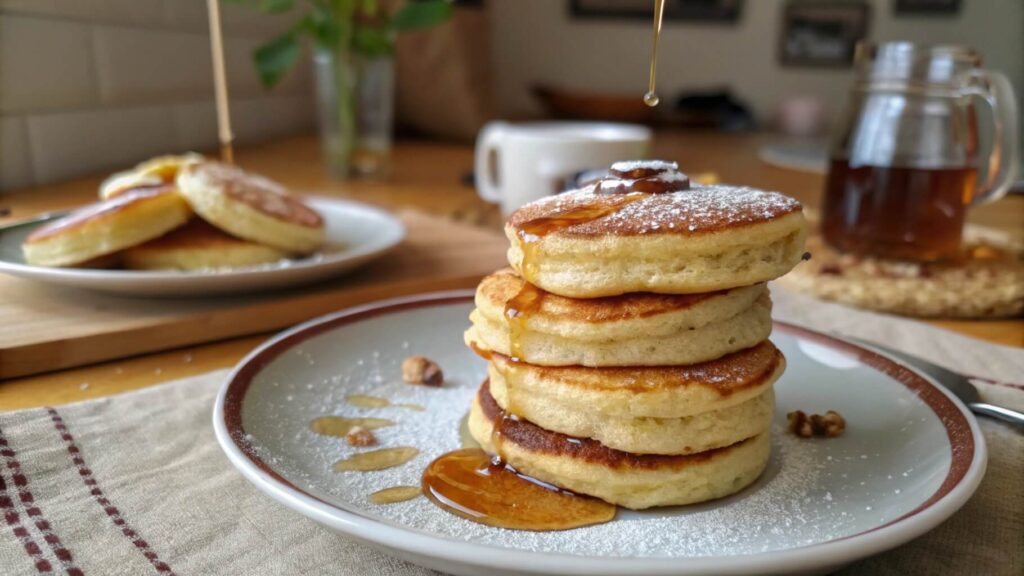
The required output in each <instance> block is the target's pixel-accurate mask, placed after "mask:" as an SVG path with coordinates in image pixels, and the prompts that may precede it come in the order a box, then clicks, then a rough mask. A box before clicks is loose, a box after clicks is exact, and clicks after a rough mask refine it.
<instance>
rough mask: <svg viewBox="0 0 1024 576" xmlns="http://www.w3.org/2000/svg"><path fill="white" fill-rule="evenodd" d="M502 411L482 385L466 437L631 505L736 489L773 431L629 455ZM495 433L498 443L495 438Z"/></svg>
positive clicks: (532, 472) (550, 477)
mask: <svg viewBox="0 0 1024 576" xmlns="http://www.w3.org/2000/svg"><path fill="white" fill-rule="evenodd" d="M503 416H504V413H503V412H502V410H501V408H500V407H499V406H498V405H497V403H496V402H495V401H494V399H493V398H492V397H491V395H490V393H489V390H488V386H487V383H486V382H485V383H484V385H483V386H481V388H480V392H479V393H478V394H477V396H476V398H475V399H474V401H473V406H472V408H471V409H470V413H469V421H468V426H469V431H470V434H472V436H473V438H474V439H476V441H477V442H479V443H480V445H481V446H482V447H483V448H484V450H487V451H488V452H491V453H492V454H496V453H500V456H501V457H502V459H503V460H505V461H506V462H507V463H509V464H510V465H511V466H513V467H514V468H516V469H517V470H519V471H521V472H523V473H524V474H527V475H529V476H532V477H534V478H536V479H538V480H541V481H543V482H548V483H550V484H554V485H556V486H559V487H562V488H565V489H568V490H572V491H574V492H578V493H580V494H588V495H590V496H595V497H597V498H601V499H602V500H605V501H608V502H611V503H613V504H618V505H620V506H625V507H627V508H634V509H642V508H650V507H652V506H669V505H676V504H692V503H695V502H702V501H705V500H711V499H714V498H720V497H722V496H727V495H729V494H733V493H735V492H738V491H739V490H742V489H743V488H745V487H746V486H748V485H750V484H751V483H752V482H753V481H754V480H756V479H757V477H758V476H760V475H761V472H762V471H764V468H765V466H766V465H767V463H768V457H769V454H770V449H771V444H770V438H771V434H770V432H768V431H765V432H763V433H761V434H758V435H756V436H754V437H752V438H748V439H746V440H742V441H740V442H737V443H735V444H732V445H730V446H726V447H724V448H717V449H714V450H708V451H705V452H699V453H696V454H689V455H682V456H667V455H657V454H631V453H629V452H623V451H620V450H614V449H611V448H608V447H606V446H604V445H602V444H601V443H600V442H597V441H596V440H589V439H579V438H571V437H569V436H566V435H564V434H559V433H557V432H551V431H548V430H544V429H543V428H541V427H539V426H537V425H536V424H533V423H531V422H529V421H527V420H513V419H507V418H504V419H503ZM496 422H501V433H500V434H493V432H494V426H495V423H496ZM495 436H496V437H498V439H499V441H500V445H499V446H495V444H494V443H493V439H494V437H495Z"/></svg>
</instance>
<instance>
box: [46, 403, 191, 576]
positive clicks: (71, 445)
mask: <svg viewBox="0 0 1024 576" xmlns="http://www.w3.org/2000/svg"><path fill="white" fill-rule="evenodd" d="M46 411H47V412H49V414H50V420H52V421H53V427H54V428H56V429H57V432H58V433H59V434H60V437H61V439H62V440H64V443H65V445H66V446H67V449H68V456H69V457H70V458H71V462H72V463H74V465H75V466H76V467H77V468H78V475H79V476H81V477H82V483H83V484H85V487H86V488H88V489H89V494H91V495H92V497H93V500H95V501H96V503H97V504H99V505H100V507H101V508H103V511H104V512H106V514H107V516H109V517H110V520H111V522H113V523H114V526H116V527H117V528H118V529H120V530H121V534H123V535H124V537H125V538H127V539H128V541H130V542H131V543H132V545H133V546H134V547H135V549H136V550H138V551H139V552H140V553H141V554H142V555H143V556H145V557H146V560H149V563H150V564H152V565H153V567H154V568H156V571H157V572H159V573H161V574H165V575H167V576H176V575H175V574H174V570H172V569H171V567H170V566H169V565H168V564H167V563H166V562H163V561H162V560H160V557H159V556H157V553H156V551H155V550H153V549H152V548H151V547H150V546H149V542H146V541H145V540H143V539H142V537H141V536H139V534H138V532H136V531H135V529H134V528H132V527H131V525H130V524H128V521H127V520H125V518H124V516H122V515H121V511H120V510H119V509H118V508H117V506H114V504H113V503H111V501H110V499H109V498H107V496H106V494H104V492H103V489H102V488H100V486H99V483H97V482H96V478H95V477H94V476H93V475H92V470H90V469H89V467H88V466H87V465H86V463H85V456H84V454H83V453H82V450H81V449H80V448H79V447H78V445H77V444H75V437H74V436H72V435H71V432H70V431H69V430H68V427H67V425H66V424H65V423H64V419H63V418H62V417H61V415H60V414H59V413H58V412H57V411H56V410H54V409H53V408H49V407H47V409H46Z"/></svg>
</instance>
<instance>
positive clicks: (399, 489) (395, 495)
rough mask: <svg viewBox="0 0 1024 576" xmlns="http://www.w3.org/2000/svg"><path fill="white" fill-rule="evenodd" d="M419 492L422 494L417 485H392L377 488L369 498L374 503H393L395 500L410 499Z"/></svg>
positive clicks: (403, 500)
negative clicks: (381, 488) (380, 488)
mask: <svg viewBox="0 0 1024 576" xmlns="http://www.w3.org/2000/svg"><path fill="white" fill-rule="evenodd" d="M420 494H422V490H421V489H420V487H419V486H392V487H391V488H385V489H383V490H377V491H376V492H374V493H373V494H370V496H369V499H370V502H373V503H374V504H394V503H395V502H405V501H406V500H412V499H413V498H415V497H417V496H419V495H420Z"/></svg>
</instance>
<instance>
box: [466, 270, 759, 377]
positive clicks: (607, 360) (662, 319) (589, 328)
mask: <svg viewBox="0 0 1024 576" xmlns="http://www.w3.org/2000/svg"><path fill="white" fill-rule="evenodd" d="M523 285H524V281H523V279H522V278H520V277H519V276H518V275H516V274H515V273H512V272H511V271H499V272H497V273H495V274H492V275H490V276H488V277H487V278H485V279H484V280H483V281H482V282H481V283H480V285H479V286H478V287H477V293H476V305H477V308H476V310H474V311H473V312H472V314H471V315H470V321H471V322H472V324H473V325H472V326H471V327H470V329H469V330H468V331H467V332H466V334H465V340H466V342H467V344H472V345H474V346H476V347H478V348H480V349H483V350H488V351H494V352H498V353H500V354H504V355H506V356H512V355H513V353H512V338H513V328H512V325H511V323H510V321H509V318H508V316H507V315H506V312H505V309H506V307H507V306H508V305H509V302H510V301H511V300H513V298H514V297H515V295H516V294H517V293H518V292H519V290H521V289H522V287H523ZM541 298H542V300H541V302H540V304H539V306H538V307H537V309H536V310H535V311H532V312H531V313H530V314H528V315H526V316H525V317H524V318H523V319H522V322H521V325H522V328H521V330H520V329H517V333H516V334H515V338H516V341H517V344H518V347H519V355H520V358H519V359H520V360H522V361H524V362H527V363H530V364H537V365H542V366H571V365H582V366H592V367H598V366H677V365H682V364H694V363H697V362H704V361H707V360H713V359H715V358H719V357H721V356H724V355H726V354H729V353H731V352H736V351H738V350H743V349H745V348H749V347H751V346H754V345H756V344H758V343H759V342H761V341H762V340H764V339H766V338H767V337H768V336H769V334H771V299H770V298H769V296H768V289H767V287H766V286H765V285H764V284H757V285H754V286H744V287H742V288H734V289H731V290H724V291H718V292H713V293H705V294H689V295H659V294H626V295H622V296H615V297H608V298H600V299H590V300H583V299H573V298H565V297H562V296H557V295H554V294H550V293H542V294H541Z"/></svg>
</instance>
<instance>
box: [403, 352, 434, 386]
mask: <svg viewBox="0 0 1024 576" xmlns="http://www.w3.org/2000/svg"><path fill="white" fill-rule="evenodd" d="M402 380H405V381H406V382H407V383H409V384H421V385H423V386H434V387H437V386H440V385H442V384H444V373H443V372H441V367H440V366H438V365H437V362H434V361H433V360H431V359H430V358H427V357H425V356H409V357H408V358H406V359H405V360H404V361H402Z"/></svg>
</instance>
